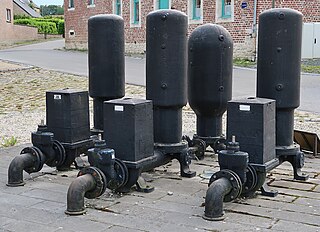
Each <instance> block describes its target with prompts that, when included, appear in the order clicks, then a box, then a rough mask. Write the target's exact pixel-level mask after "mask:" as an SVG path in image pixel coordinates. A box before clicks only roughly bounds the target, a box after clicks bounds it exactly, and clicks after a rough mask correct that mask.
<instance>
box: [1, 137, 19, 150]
mask: <svg viewBox="0 0 320 232" xmlns="http://www.w3.org/2000/svg"><path fill="white" fill-rule="evenodd" d="M17 142H18V139H17V138H16V137H14V136H11V137H10V138H2V144H1V145H2V146H3V147H12V146H14V145H16V144H17Z"/></svg>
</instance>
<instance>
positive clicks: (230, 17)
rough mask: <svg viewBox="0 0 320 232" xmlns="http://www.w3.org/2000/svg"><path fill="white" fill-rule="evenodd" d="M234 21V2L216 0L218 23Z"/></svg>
mask: <svg viewBox="0 0 320 232" xmlns="http://www.w3.org/2000/svg"><path fill="white" fill-rule="evenodd" d="M233 21H234V0H216V22H233Z"/></svg>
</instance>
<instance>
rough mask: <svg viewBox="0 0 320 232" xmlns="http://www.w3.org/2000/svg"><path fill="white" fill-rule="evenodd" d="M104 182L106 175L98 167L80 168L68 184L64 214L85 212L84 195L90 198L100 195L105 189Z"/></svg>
mask: <svg viewBox="0 0 320 232" xmlns="http://www.w3.org/2000/svg"><path fill="white" fill-rule="evenodd" d="M106 182H107V181H106V177H105V175H104V174H103V173H102V171H101V170H100V169H98V168H95V167H88V168H84V169H82V170H81V171H80V172H79V173H78V177H77V178H76V179H75V180H74V181H73V182H72V183H71V185H70V186H69V189H68V194H67V210H66V211H65V214H68V215H71V216H72V215H82V214H85V213H86V209H85V206H84V197H86V198H89V199H92V198H96V197H98V196H101V195H102V194H103V193H104V191H105V190H106Z"/></svg>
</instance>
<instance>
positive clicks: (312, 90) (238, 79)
mask: <svg viewBox="0 0 320 232" xmlns="http://www.w3.org/2000/svg"><path fill="white" fill-rule="evenodd" d="M63 47H64V40H55V41H49V42H44V43H38V44H32V45H26V46H20V47H16V48H11V49H7V50H0V59H3V60H9V61H13V62H18V63H24V64H28V65H34V66H38V67H41V68H45V69H50V70H56V71H61V72H66V73H72V74H77V75H84V76H87V75H88V58H87V53H85V52H75V51H65V50H62V48H63ZM125 61H126V63H125V65H126V82H127V83H129V84H135V85H145V83H146V80H145V59H142V58H133V57H126V60H125ZM255 77H256V71H255V70H253V69H244V68H234V70H233V98H238V97H247V96H255V85H256V78H255ZM319 99H320V75H310V74H307V75H305V74H303V75H301V104H300V107H299V109H300V110H304V111H310V112H316V113H320V104H319Z"/></svg>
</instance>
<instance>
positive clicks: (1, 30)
mask: <svg viewBox="0 0 320 232" xmlns="http://www.w3.org/2000/svg"><path fill="white" fill-rule="evenodd" d="M37 38H38V29H37V28H34V27H28V26H22V25H14V24H13V1H12V0H1V4H0V43H12V42H17V41H23V40H34V39H37Z"/></svg>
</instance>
